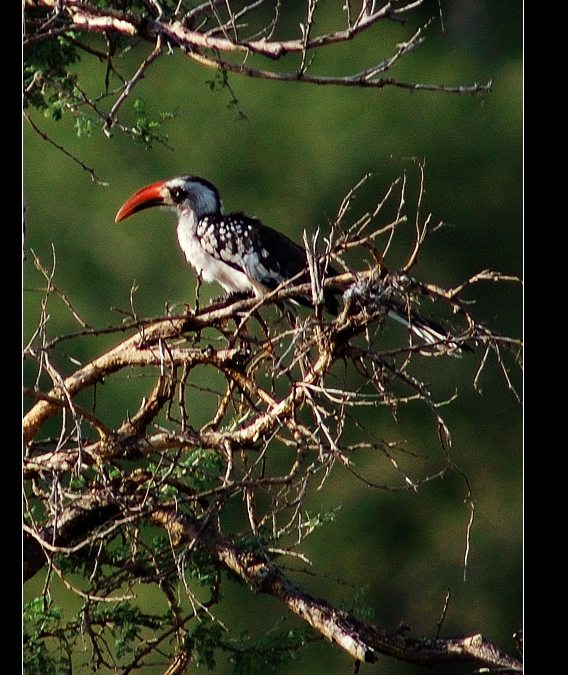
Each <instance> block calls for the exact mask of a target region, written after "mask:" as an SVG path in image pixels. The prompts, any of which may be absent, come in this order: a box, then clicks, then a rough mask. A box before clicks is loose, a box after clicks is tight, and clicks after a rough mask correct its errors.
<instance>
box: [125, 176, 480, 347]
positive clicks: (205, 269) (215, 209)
mask: <svg viewBox="0 0 568 675" xmlns="http://www.w3.org/2000/svg"><path fill="white" fill-rule="evenodd" d="M151 206H167V207H170V208H172V209H173V210H175V211H176V212H177V216H178V224H177V236H178V241H179V245H180V247H181V250H182V251H183V253H184V255H185V257H186V259H187V262H188V263H189V264H190V265H191V266H192V267H193V268H194V270H195V271H196V272H197V274H198V276H199V277H200V278H201V279H202V280H203V281H216V282H217V283H219V284H220V285H221V286H222V287H223V288H224V289H225V290H226V291H227V292H228V293H229V294H238V295H242V294H246V295H248V294H253V295H254V296H256V297H258V298H261V297H262V296H263V295H265V294H266V293H268V292H270V291H272V290H274V289H275V288H276V287H277V286H279V285H280V284H281V283H283V282H284V281H288V280H289V279H292V278H293V277H297V280H296V281H297V283H305V282H307V281H309V274H308V270H307V267H308V262H307V256H306V252H305V250H304V248H303V247H301V246H299V245H298V244H296V243H295V242H293V241H292V240H291V239H289V238H288V237H287V236H286V235H285V234H282V233H281V232H277V231H276V230H273V229H272V228H270V227H267V226H266V225H263V223H261V222H260V220H258V219H257V218H252V217H250V216H247V215H245V214H243V213H230V214H224V213H223V207H222V202H221V198H220V197H219V192H218V190H217V188H216V187H215V186H214V185H213V184H212V183H210V182H209V181H208V180H205V179H204V178H200V177H198V176H177V177H175V178H171V179H169V180H165V181H158V182H157V183H152V184H151V185H148V186H146V187H143V188H142V189H141V190H139V191H138V192H136V193H135V194H134V195H132V196H131V197H130V198H129V199H128V200H127V201H126V202H125V203H124V204H123V205H122V206H121V207H120V209H119V211H118V213H117V214H116V217H115V221H116V222H117V223H118V222H120V221H122V220H124V219H126V218H128V217H129V216H131V215H133V214H134V213H138V211H142V210H143V209H147V208H149V207H151ZM325 272H326V274H327V276H334V275H336V274H337V272H336V270H334V269H333V267H331V265H328V266H327V269H326V270H325ZM323 300H324V307H325V308H326V309H327V310H328V311H329V312H330V313H331V314H337V313H338V311H339V303H338V300H337V296H336V294H334V292H333V291H331V290H328V289H326V290H324V294H323ZM298 301H299V302H301V303H302V304H305V305H309V306H311V304H312V303H311V301H310V299H309V298H307V297H306V298H298ZM382 301H383V302H384V306H385V311H386V312H387V313H388V314H389V315H391V316H393V317H394V318H395V319H397V320H398V321H400V322H401V323H403V324H404V325H406V326H407V327H408V328H409V329H410V330H411V331H412V332H413V333H414V334H415V335H416V336H417V337H418V338H419V339H420V340H422V341H423V342H425V343H426V344H440V343H441V342H444V341H445V340H448V338H450V339H451V336H450V334H449V333H448V332H447V331H446V329H445V328H443V327H442V326H441V325H440V324H438V323H436V322H435V321H433V320H431V319H428V318H426V317H422V316H421V315H419V314H418V313H417V312H416V311H415V310H414V309H407V308H406V307H405V305H404V303H402V302H400V301H399V300H396V299H394V298H390V297H389V298H387V297H385V298H384V299H383V300H382ZM466 349H469V348H468V347H467V346H466Z"/></svg>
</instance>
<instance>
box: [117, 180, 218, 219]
mask: <svg viewBox="0 0 568 675" xmlns="http://www.w3.org/2000/svg"><path fill="white" fill-rule="evenodd" d="M151 206H168V207H170V208H173V209H175V210H176V211H177V212H178V213H179V214H180V215H182V214H184V213H189V212H193V213H194V214H195V215H196V216H197V218H202V217H203V216H207V215H215V214H218V213H220V212H221V208H222V204H221V199H220V197H219V193H218V192H217V188H216V187H215V186H214V185H212V184H211V183H210V182H209V181H207V180H205V179H204V178H199V177H198V176H177V177H176V178H170V179H169V180H165V181H158V182H157V183H152V185H147V186H146V187H143V188H142V189H141V190H138V192H136V193H135V194H133V195H132V197H130V198H129V199H128V200H127V201H126V202H125V203H124V204H123V205H122V206H121V207H120V209H119V210H118V213H117V214H116V217H115V222H117V223H119V222H120V221H121V220H125V219H126V218H128V217H129V216H131V215H133V214H134V213H138V211H142V210H143V209H148V208H150V207H151Z"/></svg>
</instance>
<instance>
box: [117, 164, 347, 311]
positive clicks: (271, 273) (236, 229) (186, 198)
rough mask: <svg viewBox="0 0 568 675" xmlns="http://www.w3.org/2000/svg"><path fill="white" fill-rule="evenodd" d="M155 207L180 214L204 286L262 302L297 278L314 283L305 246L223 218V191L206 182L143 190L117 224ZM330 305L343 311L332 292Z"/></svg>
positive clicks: (249, 222) (257, 225) (181, 233)
mask: <svg viewBox="0 0 568 675" xmlns="http://www.w3.org/2000/svg"><path fill="white" fill-rule="evenodd" d="M150 206H169V207H172V208H174V209H175V210H176V211H177V214H178V225H177V236H178V241H179V245H180V247H181V250H182V251H183V253H184V255H185V257H186V259H187V262H188V263H189V264H190V265H191V266H192V267H193V269H194V270H195V271H196V272H197V274H198V275H199V276H200V278H201V279H203V281H216V282H217V283H219V284H220V285H221V286H222V287H223V288H224V289H225V290H226V291H228V292H229V293H253V294H254V295H255V296H256V297H262V296H263V295H265V294H266V293H267V292H269V291H272V290H274V289H275V288H276V287H277V286H279V285H280V284H281V283H282V282H284V281H287V280H289V279H292V278H293V277H296V276H297V275H299V276H298V278H297V283H303V282H306V281H307V280H308V278H309V277H308V276H307V259H306V253H305V250H304V249H303V248H302V247H301V246H298V244H296V243H295V242H293V241H292V240H291V239H289V238H288V237H287V236H286V235H284V234H282V233H280V232H277V231H276V230H273V229H272V228H270V227H267V226H266V225H263V224H262V223H261V222H260V220H258V219H257V218H252V217H250V216H247V215H245V214H243V213H230V214H223V212H222V203H221V199H220V197H219V193H218V191H217V188H216V187H215V186H214V185H212V184H211V183H210V182H209V181H207V180H205V179H204V178H199V177H197V176H179V177H177V178H172V179H170V180H167V181H160V182H158V183H153V184H152V185H149V186H147V187H145V188H142V189H141V190H139V191H138V192H137V193H136V194H134V195H133V196H132V197H131V198H130V199H129V200H128V201H127V202H126V203H125V204H124V205H123V206H122V207H121V209H120V210H119V212H118V213H117V214H116V222H119V221H121V220H124V219H125V218H128V216H130V215H132V214H133V213H136V212H138V211H141V210H142V209H146V208H148V207H150ZM330 273H332V274H333V273H334V271H333V270H331V269H330ZM305 302H306V304H309V303H308V301H307V299H305ZM324 304H325V306H326V308H327V309H328V310H329V311H330V312H332V313H336V312H337V310H338V302H337V298H336V297H335V295H334V294H333V293H332V292H330V291H325V292H324Z"/></svg>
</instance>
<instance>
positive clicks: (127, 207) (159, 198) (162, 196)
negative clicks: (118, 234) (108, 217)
mask: <svg viewBox="0 0 568 675" xmlns="http://www.w3.org/2000/svg"><path fill="white" fill-rule="evenodd" d="M167 197H168V192H167V189H166V188H165V187H164V181H158V182H157V183H152V185H147V186H146V187H143V188H142V189H141V190H138V192H136V193H135V194H133V195H132V197H130V199H128V200H127V201H126V202H124V204H123V205H122V206H121V207H120V209H119V210H118V213H117V214H116V216H115V218H114V222H115V223H120V221H121V220H124V219H125V218H128V217H129V216H131V215H132V214H133V213H138V211H142V210H143V209H148V208H150V207H151V206H164V205H166V204H167V203H168V202H167Z"/></svg>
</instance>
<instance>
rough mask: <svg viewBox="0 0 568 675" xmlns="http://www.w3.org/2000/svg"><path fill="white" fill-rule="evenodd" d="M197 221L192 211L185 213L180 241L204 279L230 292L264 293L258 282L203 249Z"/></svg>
mask: <svg viewBox="0 0 568 675" xmlns="http://www.w3.org/2000/svg"><path fill="white" fill-rule="evenodd" d="M196 229H197V223H196V219H195V216H194V215H193V214H191V213H189V214H185V215H183V216H182V217H181V218H180V220H179V222H178V226H177V235H178V242H179V245H180V248H181V250H182V251H183V253H184V255H185V257H186V260H187V262H188V263H189V264H190V265H191V266H192V267H193V268H194V269H195V271H196V272H197V273H198V274H199V275H200V276H201V278H202V279H203V281H216V282H217V283H219V284H220V285H221V286H222V287H223V288H224V289H225V290H226V291H228V292H233V291H237V292H242V291H254V293H255V295H257V296H259V295H261V294H262V290H264V289H262V290H261V288H260V287H258V288H257V286H258V284H253V283H251V280H250V278H249V277H248V276H247V275H246V274H244V273H243V272H240V271H239V270H237V269H235V268H234V267H232V266H231V265H228V264H227V263H225V262H223V261H222V260H220V259H219V258H216V257H214V256H212V255H211V254H209V253H208V252H207V251H205V250H204V249H203V247H202V246H201V243H200V239H199V237H198V236H197V234H196Z"/></svg>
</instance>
